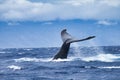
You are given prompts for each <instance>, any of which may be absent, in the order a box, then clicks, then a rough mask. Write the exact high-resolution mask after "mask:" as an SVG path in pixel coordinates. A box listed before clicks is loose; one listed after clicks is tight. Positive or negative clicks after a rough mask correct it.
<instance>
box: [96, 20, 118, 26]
mask: <svg viewBox="0 0 120 80" xmlns="http://www.w3.org/2000/svg"><path fill="white" fill-rule="evenodd" d="M97 24H100V25H106V26H110V25H116V24H117V22H113V21H107V20H100V21H98V22H97Z"/></svg>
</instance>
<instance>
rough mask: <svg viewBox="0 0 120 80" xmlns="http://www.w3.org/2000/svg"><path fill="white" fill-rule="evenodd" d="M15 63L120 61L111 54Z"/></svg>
mask: <svg viewBox="0 0 120 80" xmlns="http://www.w3.org/2000/svg"><path fill="white" fill-rule="evenodd" d="M14 60H15V61H16V62H24V61H28V62H63V61H75V60H82V61H86V62H90V61H101V62H119V61H120V55H113V54H99V55H96V56H90V57H79V56H77V57H76V56H72V57H68V58H67V59H57V60H53V59H52V58H29V57H23V58H18V59H14Z"/></svg>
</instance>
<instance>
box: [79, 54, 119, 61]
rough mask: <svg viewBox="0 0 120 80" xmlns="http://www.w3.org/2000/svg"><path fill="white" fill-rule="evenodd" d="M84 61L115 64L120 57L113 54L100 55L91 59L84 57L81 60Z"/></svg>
mask: <svg viewBox="0 0 120 80" xmlns="http://www.w3.org/2000/svg"><path fill="white" fill-rule="evenodd" d="M81 59H82V60H83V61H102V62H114V61H118V60H117V59H120V56H117V55H113V54H98V55H96V56H91V57H83V58H81Z"/></svg>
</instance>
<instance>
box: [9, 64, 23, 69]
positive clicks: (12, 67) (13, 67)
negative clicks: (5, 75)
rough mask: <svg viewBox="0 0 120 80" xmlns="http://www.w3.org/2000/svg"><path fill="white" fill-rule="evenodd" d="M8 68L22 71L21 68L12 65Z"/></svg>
mask: <svg viewBox="0 0 120 80" xmlns="http://www.w3.org/2000/svg"><path fill="white" fill-rule="evenodd" d="M7 68H10V69H13V70H20V69H22V68H21V67H20V66H15V65H10V66H8V67H7Z"/></svg>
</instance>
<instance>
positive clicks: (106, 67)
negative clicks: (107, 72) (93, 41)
mask: <svg viewBox="0 0 120 80" xmlns="http://www.w3.org/2000/svg"><path fill="white" fill-rule="evenodd" d="M98 68H102V69H120V66H104V67H98Z"/></svg>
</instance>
